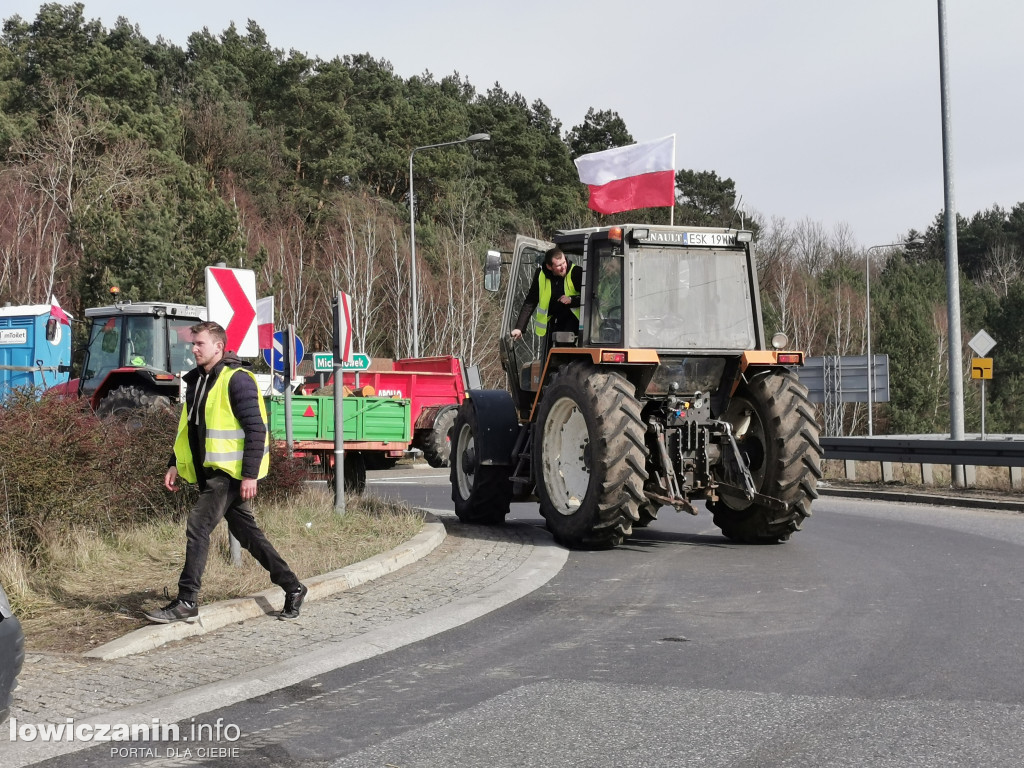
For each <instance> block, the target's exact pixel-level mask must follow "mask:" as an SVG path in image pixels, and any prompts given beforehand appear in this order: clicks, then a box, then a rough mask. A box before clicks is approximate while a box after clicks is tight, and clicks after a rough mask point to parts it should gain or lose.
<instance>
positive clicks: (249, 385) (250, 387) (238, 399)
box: [168, 352, 267, 488]
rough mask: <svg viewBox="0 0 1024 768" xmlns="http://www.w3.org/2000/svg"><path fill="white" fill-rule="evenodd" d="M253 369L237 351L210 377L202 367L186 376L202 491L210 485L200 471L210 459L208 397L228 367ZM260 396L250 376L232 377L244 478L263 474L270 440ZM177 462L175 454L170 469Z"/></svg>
mask: <svg viewBox="0 0 1024 768" xmlns="http://www.w3.org/2000/svg"><path fill="white" fill-rule="evenodd" d="M249 367H250V366H249V363H247V362H245V361H243V360H241V359H239V358H238V357H237V356H236V355H235V354H234V353H233V352H228V353H227V354H225V355H224V357H223V359H221V361H220V362H219V363H217V365H215V366H214V367H213V370H212V371H210V373H208V374H207V373H206V372H205V371H204V370H203V369H202V368H200V367H196V368H193V369H192V370H191V371H189V372H188V373H186V374H185V375H184V376H183V377H182V379H183V381H184V382H185V412H186V413H187V414H188V445H189V448H190V449H191V451H192V459H193V461H194V463H195V466H196V467H197V472H196V474H197V478H198V483H199V487H200V488H203V487H205V485H206V483H205V482H204V481H205V479H206V478H205V477H204V475H203V472H199V471H198V468H199V467H202V466H203V461H204V459H205V458H206V395H207V393H208V392H209V391H210V389H212V388H213V385H214V383H215V382H216V381H217V377H218V376H220V374H221V372H222V371H223V370H224V369H225V368H243V369H245V368H249ZM259 397H260V393H259V390H258V389H257V387H256V382H255V381H253V380H252V377H251V376H249V375H247V374H239V375H236V376H232V377H231V380H230V381H229V382H228V399H229V400H230V402H231V411H232V413H234V415H235V418H236V419H238V422H239V424H241V425H242V430H243V431H244V432H245V448H244V449H243V453H242V477H248V478H256V477H257V476H258V475H259V469H260V462H262V461H263V446H264V443H265V442H266V439H267V427H266V424H264V423H263V417H262V416H261V415H260V403H259V399H258V398H259ZM174 463H175V460H174V454H173V452H172V453H171V461H170V464H169V465H168V466H173V465H174ZM211 471H212V470H210V469H206V470H205V472H206V473H207V475H206V476H209V473H210V472H211Z"/></svg>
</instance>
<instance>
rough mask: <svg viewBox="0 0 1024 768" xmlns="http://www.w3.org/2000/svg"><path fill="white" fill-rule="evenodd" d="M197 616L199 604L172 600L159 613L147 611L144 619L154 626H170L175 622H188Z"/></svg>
mask: <svg viewBox="0 0 1024 768" xmlns="http://www.w3.org/2000/svg"><path fill="white" fill-rule="evenodd" d="M198 615H199V604H198V603H190V602H189V601H188V600H172V601H171V602H170V603H168V604H167V605H165V606H164V607H163V608H161V609H160V610H159V611H149V612H148V613H146V618H147V619H149V620H150V621H152V622H153V623H154V624H172V623H174V622H175V621H188V620H190V619H194V618H196V617H197V616H198Z"/></svg>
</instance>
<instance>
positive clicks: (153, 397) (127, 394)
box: [96, 384, 171, 417]
mask: <svg viewBox="0 0 1024 768" xmlns="http://www.w3.org/2000/svg"><path fill="white" fill-rule="evenodd" d="M170 407H171V399H170V398H169V397H167V395H161V394H159V393H157V392H153V391H152V390H148V389H143V388H142V387H136V386H134V385H132V384H125V385H123V386H120V387H117V388H116V389H112V390H110V392H108V393H107V396H106V397H104V398H103V399H102V400H100V402H99V405H97V406H96V415H97V416H100V417H106V416H121V417H131V416H132V415H138V414H140V413H151V412H154V411H163V410H168V409H169V408H170Z"/></svg>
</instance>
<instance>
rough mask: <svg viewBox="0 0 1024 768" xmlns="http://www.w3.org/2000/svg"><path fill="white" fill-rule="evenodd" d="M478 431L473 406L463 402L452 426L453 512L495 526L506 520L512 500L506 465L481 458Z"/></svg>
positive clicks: (480, 438) (477, 422) (480, 436)
mask: <svg viewBox="0 0 1024 768" xmlns="http://www.w3.org/2000/svg"><path fill="white" fill-rule="evenodd" d="M483 439H486V437H485V436H484V435H482V434H481V430H480V424H479V420H478V419H477V413H476V405H475V403H474V402H473V401H472V400H467V401H465V402H464V403H463V404H462V405H461V406H460V407H459V410H458V411H457V414H456V416H455V424H454V426H453V427H452V442H451V461H450V463H451V473H450V477H451V481H452V501H453V502H455V514H456V515H457V516H458V518H459V520H461V521H462V522H464V523H480V524H482V525H496V524H497V523H502V522H504V521H505V516H506V515H507V514H508V511H509V503H510V502H511V501H512V481H511V480H510V479H509V467H507V466H490V465H486V464H483V463H482V461H481V458H480V456H481V445H480V441H481V440H483Z"/></svg>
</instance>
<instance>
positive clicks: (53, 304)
mask: <svg viewBox="0 0 1024 768" xmlns="http://www.w3.org/2000/svg"><path fill="white" fill-rule="evenodd" d="M50 317H56V318H57V319H58V320H60V321H61V322H62V323H63V324H64V325H66V326H68V327H69V328H70V327H71V319H70V318H69V317H68V313H67V312H65V311H64V310H63V309H61V306H60V302H58V301H57V297H56V296H54V295H53V294H50Z"/></svg>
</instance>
